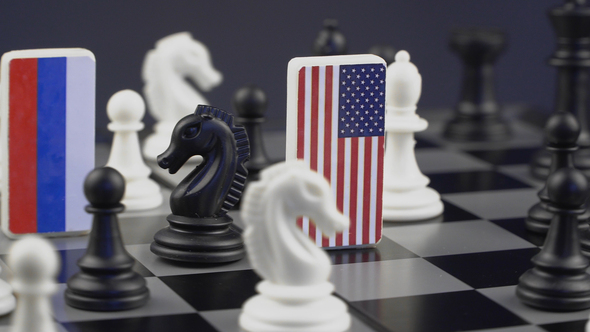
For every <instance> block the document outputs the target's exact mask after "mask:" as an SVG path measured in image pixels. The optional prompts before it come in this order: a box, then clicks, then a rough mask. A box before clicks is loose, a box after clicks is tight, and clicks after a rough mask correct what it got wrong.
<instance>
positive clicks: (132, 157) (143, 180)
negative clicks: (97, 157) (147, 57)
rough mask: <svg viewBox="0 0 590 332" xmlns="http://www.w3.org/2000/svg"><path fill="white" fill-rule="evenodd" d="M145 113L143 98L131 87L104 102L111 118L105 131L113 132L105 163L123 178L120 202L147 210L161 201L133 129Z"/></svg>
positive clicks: (141, 125) (139, 124)
mask: <svg viewBox="0 0 590 332" xmlns="http://www.w3.org/2000/svg"><path fill="white" fill-rule="evenodd" d="M144 114H145V104H144V102H143V98H141V96H140V95H139V94H138V93H137V92H135V91H133V90H122V91H119V92H117V93H115V94H114V95H113V96H112V97H111V99H109V102H108V104H107V115H108V116H109V119H110V120H111V123H109V126H108V128H109V130H110V131H112V132H114V133H115V134H114V136H113V145H112V147H111V154H110V156H109V161H108V162H107V166H109V167H112V168H114V169H116V170H117V171H119V172H120V173H121V175H123V178H125V195H124V196H123V201H121V203H123V205H125V208H126V210H127V211H137V210H148V209H152V208H155V207H157V206H160V205H161V204H162V199H163V198H162V193H161V192H160V186H158V184H157V183H156V182H155V181H154V180H152V179H150V178H149V176H150V174H151V172H152V171H151V170H150V168H149V167H148V166H147V165H146V164H145V163H144V161H143V158H142V156H141V148H140V146H139V138H138V136H137V132H138V131H140V130H142V129H143V122H141V119H142V118H143V115H144Z"/></svg>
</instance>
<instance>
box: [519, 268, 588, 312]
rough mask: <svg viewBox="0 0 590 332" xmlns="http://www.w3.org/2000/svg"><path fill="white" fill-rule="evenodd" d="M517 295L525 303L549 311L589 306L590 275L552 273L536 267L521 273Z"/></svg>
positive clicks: (572, 309)
mask: <svg viewBox="0 0 590 332" xmlns="http://www.w3.org/2000/svg"><path fill="white" fill-rule="evenodd" d="M516 296H518V298H519V299H520V300H521V301H522V302H523V303H524V304H526V305H528V306H531V307H535V308H538V309H542V310H548V311H563V312H566V311H578V310H584V309H588V308H590V275H588V274H586V273H585V272H584V273H581V274H579V275H578V274H576V275H562V276H559V277H556V276H552V275H550V274H547V273H545V272H543V271H540V270H539V269H537V268H533V269H531V270H528V271H527V272H525V274H523V275H522V276H521V277H520V282H519V283H518V286H517V287H516Z"/></svg>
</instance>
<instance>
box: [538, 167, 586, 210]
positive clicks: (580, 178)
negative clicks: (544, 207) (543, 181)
mask: <svg viewBox="0 0 590 332" xmlns="http://www.w3.org/2000/svg"><path fill="white" fill-rule="evenodd" d="M547 191H548V193H549V200H550V201H551V203H553V205H555V206H556V207H558V208H562V209H568V208H569V209H579V208H580V207H581V206H582V204H584V202H585V201H586V198H587V195H588V180H587V179H586V176H585V175H584V173H582V172H581V171H579V170H577V169H575V168H572V167H563V168H560V169H559V170H557V171H556V172H555V173H553V174H551V175H550V176H549V178H547Z"/></svg>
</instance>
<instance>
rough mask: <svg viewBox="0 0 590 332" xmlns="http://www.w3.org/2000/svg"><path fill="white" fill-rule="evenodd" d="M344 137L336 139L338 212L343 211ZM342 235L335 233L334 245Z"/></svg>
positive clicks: (339, 245) (337, 244)
mask: <svg viewBox="0 0 590 332" xmlns="http://www.w3.org/2000/svg"><path fill="white" fill-rule="evenodd" d="M344 140H345V139H344V138H339V139H338V167H337V175H336V181H338V182H337V183H336V205H337V207H338V211H340V213H343V212H344V165H345V160H344ZM343 236H344V234H343V233H339V234H337V235H336V246H337V247H341V246H342V237H343Z"/></svg>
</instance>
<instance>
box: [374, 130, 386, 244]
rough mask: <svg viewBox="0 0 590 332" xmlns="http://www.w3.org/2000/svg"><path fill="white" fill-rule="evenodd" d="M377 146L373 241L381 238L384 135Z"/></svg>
mask: <svg viewBox="0 0 590 332" xmlns="http://www.w3.org/2000/svg"><path fill="white" fill-rule="evenodd" d="M378 142H379V143H378V144H379V148H378V149H377V151H378V153H377V207H376V210H375V211H376V212H377V213H376V217H375V242H377V241H379V239H381V231H382V228H383V153H384V150H385V149H384V148H383V147H384V144H385V136H379V140H378Z"/></svg>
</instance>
